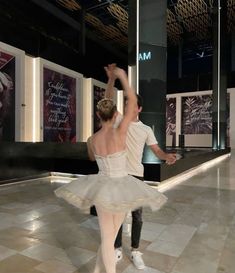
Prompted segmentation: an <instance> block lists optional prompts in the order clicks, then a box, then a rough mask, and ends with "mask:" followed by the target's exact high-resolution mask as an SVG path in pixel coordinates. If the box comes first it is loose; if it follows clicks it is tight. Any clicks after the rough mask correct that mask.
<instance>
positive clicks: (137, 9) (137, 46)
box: [136, 0, 140, 94]
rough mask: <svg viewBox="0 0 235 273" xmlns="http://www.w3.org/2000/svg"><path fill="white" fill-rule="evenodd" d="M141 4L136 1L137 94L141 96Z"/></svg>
mask: <svg viewBox="0 0 235 273" xmlns="http://www.w3.org/2000/svg"><path fill="white" fill-rule="evenodd" d="M139 22H140V3H139V0H137V1H136V93H137V94H139V53H140V52H139V42H140V37H139V35H140V29H139Z"/></svg>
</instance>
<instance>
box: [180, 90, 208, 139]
mask: <svg viewBox="0 0 235 273" xmlns="http://www.w3.org/2000/svg"><path fill="white" fill-rule="evenodd" d="M181 130H182V134H212V95H201V96H188V97H182V129H181Z"/></svg>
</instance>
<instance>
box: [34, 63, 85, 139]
mask: <svg viewBox="0 0 235 273" xmlns="http://www.w3.org/2000/svg"><path fill="white" fill-rule="evenodd" d="M32 63H33V64H32V66H33V70H34V74H35V76H34V78H35V79H34V81H33V83H32V85H33V90H34V95H33V96H34V98H32V100H33V101H34V107H33V109H32V112H33V117H34V120H33V122H32V123H33V124H34V125H33V127H35V128H34V130H33V133H32V134H33V136H32V137H33V141H44V142H72V143H74V142H77V141H80V140H81V135H82V132H81V130H82V128H81V126H82V125H81V122H80V120H81V119H82V109H81V108H82V101H81V91H82V74H79V73H77V72H75V71H72V70H70V69H67V68H65V67H63V66H60V65H57V64H55V63H52V62H49V61H46V60H44V59H42V58H34V59H33V60H32Z"/></svg>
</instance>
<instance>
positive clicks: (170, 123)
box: [166, 98, 176, 135]
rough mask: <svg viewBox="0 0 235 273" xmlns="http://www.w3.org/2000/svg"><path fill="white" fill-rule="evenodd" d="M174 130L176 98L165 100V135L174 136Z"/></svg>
mask: <svg viewBox="0 0 235 273" xmlns="http://www.w3.org/2000/svg"><path fill="white" fill-rule="evenodd" d="M175 130H176V98H167V99H166V135H175V132H176V131H175Z"/></svg>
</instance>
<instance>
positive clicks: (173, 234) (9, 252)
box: [0, 153, 235, 273]
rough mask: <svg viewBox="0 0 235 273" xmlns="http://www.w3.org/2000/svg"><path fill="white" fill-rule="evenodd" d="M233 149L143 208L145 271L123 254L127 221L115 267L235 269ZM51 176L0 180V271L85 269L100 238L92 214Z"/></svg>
mask: <svg viewBox="0 0 235 273" xmlns="http://www.w3.org/2000/svg"><path fill="white" fill-rule="evenodd" d="M234 166H235V153H233V155H232V157H231V158H228V159H226V160H224V161H223V162H222V163H219V164H218V165H216V166H215V167H211V168H210V169H208V170H207V171H204V172H202V173H200V174H198V175H196V176H193V177H191V178H190V179H188V180H187V181H184V182H182V183H181V184H180V185H177V186H175V187H174V188H171V189H170V190H168V191H166V192H165V194H166V195H167V196H168V198H169V200H168V202H167V204H166V205H165V206H164V207H163V208H162V209H161V210H160V211H158V212H155V213H152V212H150V211H149V210H148V209H145V210H144V213H143V217H144V225H143V231H142V240H141V251H142V252H143V253H144V254H143V259H144V261H145V263H146V266H147V267H146V269H145V270H136V269H135V268H134V266H133V265H132V263H131V262H130V259H129V249H130V234H129V231H130V224H129V219H128V218H127V220H126V223H125V228H124V234H123V248H124V254H125V255H124V258H123V260H122V261H121V262H120V263H118V273H134V272H140V271H144V272H149V273H234V272H235V232H234V231H235V167H234ZM58 182H59V181H58V180H56V181H54V182H53V183H51V178H45V179H37V180H33V181H27V182H24V183H20V184H16V185H7V186H1V187H0V273H43V272H44V273H90V272H92V269H93V266H94V262H95V258H96V251H97V248H98V246H99V244H100V236H99V227H98V224H97V218H96V217H94V216H90V215H84V214H81V213H80V212H79V211H78V210H77V209H75V208H73V207H71V206H70V205H67V204H65V202H63V201H60V200H58V199H57V198H56V197H55V196H54V193H53V191H54V190H55V189H56V188H57V187H58V186H60V185H61V184H60V183H58Z"/></svg>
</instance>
